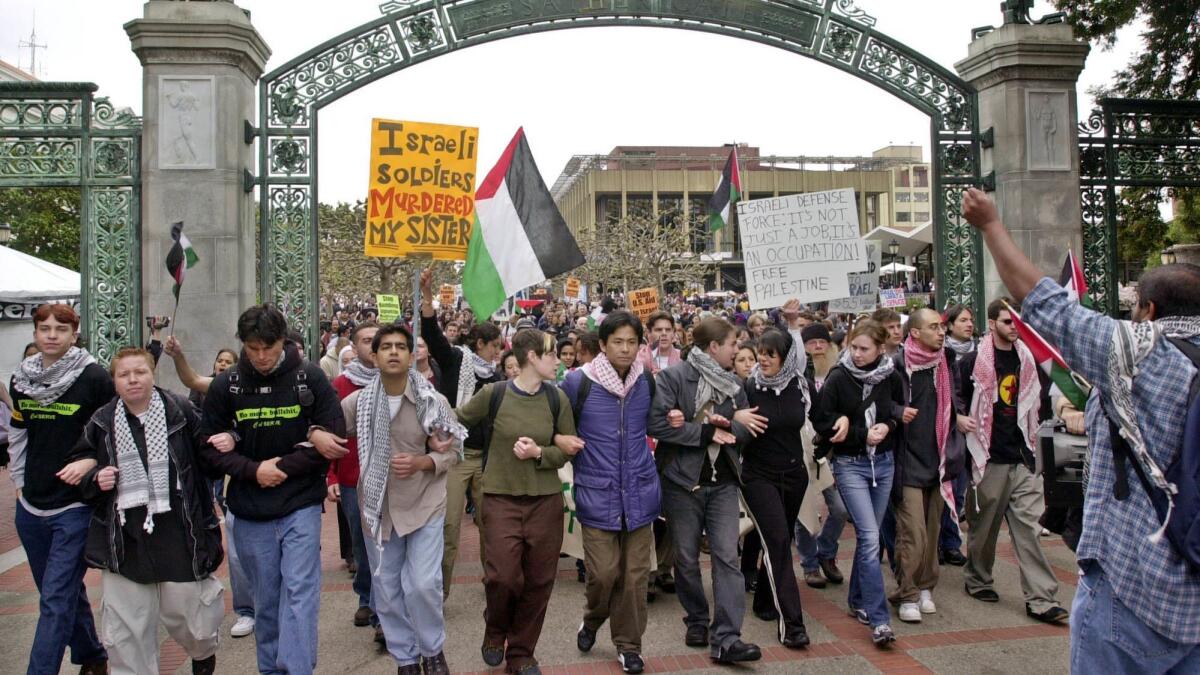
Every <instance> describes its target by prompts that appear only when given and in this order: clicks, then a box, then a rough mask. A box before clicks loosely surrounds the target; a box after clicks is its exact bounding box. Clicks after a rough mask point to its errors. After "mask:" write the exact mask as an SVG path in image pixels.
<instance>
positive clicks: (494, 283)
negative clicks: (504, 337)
mask: <svg viewBox="0 0 1200 675" xmlns="http://www.w3.org/2000/svg"><path fill="white" fill-rule="evenodd" d="M583 263H584V258H583V253H582V252H581V251H580V250H579V245H578V244H576V243H575V237H573V236H571V231H570V230H569V229H567V222H566V221H565V220H563V217H562V214H561V213H559V211H558V207H557V206H555V204H554V198H553V197H551V196H550V190H549V189H547V188H546V184H545V183H544V182H542V176H541V174H540V173H539V172H538V168H537V164H535V163H534V161H533V152H532V151H530V149H529V143H528V142H526V140H525V130H524V129H517V133H516V135H515V136H513V139H512V141H510V142H509V144H508V147H507V148H505V150H504V154H503V155H501V156H500V161H499V162H497V163H496V166H495V167H493V168H492V170H491V171H490V172H489V173H488V175H487V178H485V179H484V181H483V182H482V183H480V185H479V189H478V190H477V191H476V192H475V226H474V227H473V228H472V229H471V240H470V243H469V244H467V263H466V265H465V266H464V267H463V278H462V286H463V295H464V296H466V298H467V302H469V303H471V308H472V309H474V310H475V315H476V316H491V315H492V313H493V312H495V311H496V309H497V308H499V307H500V306H501V305H503V304H504V300H505V298H508V297H511V296H512V295H514V294H515V293H516V292H517V291H519V290H521V289H522V288H525V287H527V286H532V285H533V284H536V283H539V282H542V281H545V280H546V279H549V278H550V277H553V276H557V275H559V274H563V273H565V272H568V271H570V270H573V269H575V268H576V267H579V266H580V265H582V264H583Z"/></svg>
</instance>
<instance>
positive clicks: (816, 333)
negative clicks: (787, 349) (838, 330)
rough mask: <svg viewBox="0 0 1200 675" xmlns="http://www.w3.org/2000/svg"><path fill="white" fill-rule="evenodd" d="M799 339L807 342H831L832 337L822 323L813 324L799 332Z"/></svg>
mask: <svg viewBox="0 0 1200 675" xmlns="http://www.w3.org/2000/svg"><path fill="white" fill-rule="evenodd" d="M800 337H801V338H802V339H803V340H804V341H805V342H808V341H809V340H824V341H826V342H832V341H833V336H831V335H830V334H829V329H828V328H826V327H825V324H823V323H814V324H812V325H810V326H808V327H807V328H805V329H804V330H802V331H800Z"/></svg>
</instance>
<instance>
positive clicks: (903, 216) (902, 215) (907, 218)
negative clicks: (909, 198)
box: [896, 211, 912, 223]
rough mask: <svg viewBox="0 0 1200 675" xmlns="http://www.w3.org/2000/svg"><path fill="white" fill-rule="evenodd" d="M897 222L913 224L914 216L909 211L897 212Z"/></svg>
mask: <svg viewBox="0 0 1200 675" xmlns="http://www.w3.org/2000/svg"><path fill="white" fill-rule="evenodd" d="M896 222H897V223H911V222H912V214H911V213H909V212H908V211H897V212H896Z"/></svg>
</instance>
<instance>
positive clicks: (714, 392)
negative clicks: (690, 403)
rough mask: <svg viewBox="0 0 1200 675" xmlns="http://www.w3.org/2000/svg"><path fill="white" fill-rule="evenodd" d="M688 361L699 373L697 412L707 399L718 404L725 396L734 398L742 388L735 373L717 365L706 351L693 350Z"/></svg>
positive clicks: (723, 400)
mask: <svg viewBox="0 0 1200 675" xmlns="http://www.w3.org/2000/svg"><path fill="white" fill-rule="evenodd" d="M688 363H690V364H692V366H693V367H694V368H695V369H696V370H697V371H698V372H699V373H700V382H699V383H698V384H697V385H696V412H697V413H698V412H700V411H701V410H702V409H704V406H705V405H707V404H708V402H709V401H712V402H713V403H714V404H719V403H724V402H725V399H727V398H734V397H735V396H737V393H738V390H739V389H741V388H742V383H741V382H740V381H739V380H738V378H737V375H734V374H733V373H731V372H729V371H728V370H725V369H724V368H722V367H721V366H719V365H718V364H717V362H716V361H714V360H713V357H711V356H709V355H708V353H707V352H702V351H699V350H696V351H693V352H692V355H691V357H690V358H689V359H688Z"/></svg>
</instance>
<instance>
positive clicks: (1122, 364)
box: [1106, 316, 1200, 542]
mask: <svg viewBox="0 0 1200 675" xmlns="http://www.w3.org/2000/svg"><path fill="white" fill-rule="evenodd" d="M1197 335H1200V318H1196V317H1178V316H1173V317H1167V318H1165V319H1159V320H1157V321H1143V322H1139V323H1131V322H1129V321H1117V322H1116V328H1115V329H1114V330H1113V348H1112V351H1111V352H1110V353H1109V355H1108V381H1109V391H1108V392H1107V397H1108V400H1109V402H1110V403H1111V405H1109V406H1106V412H1107V413H1108V414H1110V415H1115V416H1116V418H1117V419H1115V420H1113V421H1114V422H1116V424H1117V427H1118V429H1119V430H1120V433H1121V436H1122V437H1123V438H1124V439H1125V440H1126V441H1127V442H1128V443H1129V448H1130V450H1132V451H1133V456H1134V458H1135V459H1136V460H1137V463H1138V464H1139V465H1140V466H1141V467H1142V471H1143V472H1144V473H1145V474H1146V476H1148V477H1149V479H1150V482H1151V483H1153V484H1154V486H1155V487H1156V488H1158V489H1160V490H1162V491H1163V492H1165V493H1166V495H1167V517H1166V518H1164V519H1163V526H1162V528H1160V529H1159V530H1158V531H1157V532H1155V533H1154V534H1153V535H1151V537H1150V539H1151V541H1154V542H1157V541H1159V540H1161V539H1162V537H1163V534H1164V533H1165V532H1166V528H1167V523H1169V522H1170V520H1171V511H1172V510H1174V508H1175V494H1176V493H1177V492H1178V491H1179V487H1178V486H1177V485H1175V484H1174V483H1171V482H1170V481H1168V480H1167V476H1166V474H1165V473H1163V470H1162V469H1161V468H1160V467H1159V466H1158V463H1157V462H1155V461H1154V457H1153V456H1151V455H1150V451H1149V450H1147V449H1146V441H1145V439H1143V438H1142V431H1141V429H1139V428H1138V425H1137V409H1136V408H1135V406H1134V402H1133V378H1134V377H1136V376H1137V374H1138V365H1139V364H1140V363H1141V361H1142V359H1144V358H1146V357H1147V356H1149V355H1150V352H1151V351H1152V350H1153V349H1154V345H1155V344H1157V343H1158V341H1159V339H1161V338H1164V337H1173V338H1182V339H1185V340H1189V339H1191V338H1194V337H1196V336H1197Z"/></svg>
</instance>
